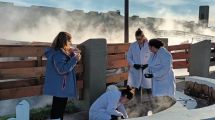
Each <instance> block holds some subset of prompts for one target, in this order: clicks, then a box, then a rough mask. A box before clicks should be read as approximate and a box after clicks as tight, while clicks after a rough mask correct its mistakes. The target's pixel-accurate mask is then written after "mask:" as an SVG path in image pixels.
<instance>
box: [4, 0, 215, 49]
mask: <svg viewBox="0 0 215 120" xmlns="http://www.w3.org/2000/svg"><path fill="white" fill-rule="evenodd" d="M0 4H1V3H0ZM162 13H165V10H164V11H161V13H160V14H162ZM0 15H1V19H0V30H1V31H0V38H4V39H8V40H17V41H28V42H32V41H39V42H52V40H53V39H54V37H55V36H56V35H57V33H58V32H59V31H68V32H70V33H71V34H72V36H73V42H74V43H75V44H79V43H82V42H83V41H85V40H87V39H90V38H106V39H107V42H108V43H122V42H124V31H123V29H124V16H122V15H119V14H117V13H116V12H114V11H112V12H108V13H101V12H95V11H92V12H87V13H86V12H84V11H81V10H75V11H66V10H63V9H59V8H50V7H37V6H31V7H22V6H13V5H7V6H6V5H5V6H1V5H0ZM180 17H182V16H178V18H180ZM197 17H198V16H196V18H197ZM163 18H164V19H163ZM163 18H156V19H155V18H150V17H149V18H140V17H137V16H136V17H135V16H134V17H131V18H130V21H129V22H130V23H129V41H130V42H133V41H135V36H134V33H135V31H136V30H137V29H138V28H142V29H143V31H144V33H145V36H146V37H147V38H148V39H151V38H154V37H164V38H169V44H170V45H172V44H180V43H182V42H192V39H193V38H194V39H197V38H196V36H195V35H194V34H192V33H201V34H205V35H214V33H215V30H212V29H203V28H202V27H199V26H198V25H197V24H196V23H194V22H187V21H185V20H176V19H175V18H177V17H176V15H174V14H167V13H165V14H164V15H163ZM182 18H184V17H182ZM159 30H177V31H182V32H188V33H189V34H187V35H185V34H179V35H177V34H176V35H169V33H167V34H164V35H163V34H161V33H156V31H159ZM198 39H200V40H201V38H198ZM202 39H203V38H202Z"/></svg>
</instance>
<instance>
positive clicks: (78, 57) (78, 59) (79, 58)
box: [75, 53, 81, 61]
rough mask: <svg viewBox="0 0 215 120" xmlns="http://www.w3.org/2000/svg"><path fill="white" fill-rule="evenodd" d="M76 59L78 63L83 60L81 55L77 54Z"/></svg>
mask: <svg viewBox="0 0 215 120" xmlns="http://www.w3.org/2000/svg"><path fill="white" fill-rule="evenodd" d="M75 58H76V60H77V61H80V60H81V54H80V53H78V54H76V55H75Z"/></svg>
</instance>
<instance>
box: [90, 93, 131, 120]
mask: <svg viewBox="0 0 215 120" xmlns="http://www.w3.org/2000/svg"><path fill="white" fill-rule="evenodd" d="M132 98H133V94H132V93H131V92H130V91H129V90H122V91H119V90H118V89H111V90H107V91H106V92H105V93H103V94H102V95H101V96H100V97H99V98H98V99H97V100H96V101H95V102H94V103H93V104H92V106H91V107H90V110H89V120H115V119H117V118H118V117H121V118H123V119H126V118H128V115H127V112H126V110H125V107H124V104H126V103H127V102H128V101H129V100H131V99H132Z"/></svg>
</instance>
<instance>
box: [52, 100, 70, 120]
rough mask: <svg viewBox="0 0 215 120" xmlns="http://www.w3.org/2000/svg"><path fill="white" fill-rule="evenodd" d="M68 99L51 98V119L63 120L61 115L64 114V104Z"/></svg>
mask: <svg viewBox="0 0 215 120" xmlns="http://www.w3.org/2000/svg"><path fill="white" fill-rule="evenodd" d="M67 100H68V98H60V97H55V96H54V97H53V101H52V109H51V119H59V118H60V120H63V115H64V112H65V108H66V104H67Z"/></svg>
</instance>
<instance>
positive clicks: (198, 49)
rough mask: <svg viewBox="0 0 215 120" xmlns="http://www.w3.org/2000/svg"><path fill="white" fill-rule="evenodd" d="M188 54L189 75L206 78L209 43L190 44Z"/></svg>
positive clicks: (209, 53) (209, 52)
mask: <svg viewBox="0 0 215 120" xmlns="http://www.w3.org/2000/svg"><path fill="white" fill-rule="evenodd" d="M190 54H191V57H190V66H189V73H190V75H191V76H200V77H208V76H209V67H210V57H211V41H210V40H204V41H201V42H199V43H196V44H192V45H191V51H190Z"/></svg>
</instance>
